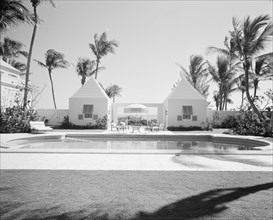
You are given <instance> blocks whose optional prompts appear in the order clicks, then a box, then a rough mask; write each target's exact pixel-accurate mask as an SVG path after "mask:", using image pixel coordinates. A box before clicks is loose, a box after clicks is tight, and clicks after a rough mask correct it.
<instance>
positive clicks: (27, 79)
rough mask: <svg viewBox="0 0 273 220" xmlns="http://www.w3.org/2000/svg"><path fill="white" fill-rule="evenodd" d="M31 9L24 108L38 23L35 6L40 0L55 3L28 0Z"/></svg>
mask: <svg viewBox="0 0 273 220" xmlns="http://www.w3.org/2000/svg"><path fill="white" fill-rule="evenodd" d="M30 2H31V4H32V7H33V11H34V18H33V20H34V27H33V32H32V36H31V41H30V47H29V52H28V60H27V70H26V77H25V89H24V99H23V108H24V109H25V108H26V105H27V93H28V81H29V72H30V61H31V56H32V50H33V45H34V40H35V36H36V31H37V25H38V21H39V19H38V14H37V7H38V6H39V5H40V3H41V2H49V3H50V4H51V5H52V6H53V7H55V4H54V2H53V0H47V1H46V0H30Z"/></svg>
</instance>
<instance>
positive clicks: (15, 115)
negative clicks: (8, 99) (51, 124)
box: [0, 105, 38, 133]
mask: <svg viewBox="0 0 273 220" xmlns="http://www.w3.org/2000/svg"><path fill="white" fill-rule="evenodd" d="M37 119H38V115H37V113H36V112H35V110H34V109H32V108H31V109H26V110H23V108H22V107H21V106H19V105H18V106H13V107H10V108H6V109H4V110H3V111H1V115H0V124H1V126H0V133H28V132H31V128H30V124H29V122H30V121H35V120H37Z"/></svg>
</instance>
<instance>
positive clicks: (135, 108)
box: [124, 104, 148, 114]
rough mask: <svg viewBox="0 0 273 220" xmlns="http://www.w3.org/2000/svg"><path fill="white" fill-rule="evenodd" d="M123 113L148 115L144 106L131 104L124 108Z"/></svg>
mask: <svg viewBox="0 0 273 220" xmlns="http://www.w3.org/2000/svg"><path fill="white" fill-rule="evenodd" d="M124 113H135V114H139V113H145V114H148V108H147V107H146V106H145V105H141V104H131V105H128V106H126V107H125V108H124Z"/></svg>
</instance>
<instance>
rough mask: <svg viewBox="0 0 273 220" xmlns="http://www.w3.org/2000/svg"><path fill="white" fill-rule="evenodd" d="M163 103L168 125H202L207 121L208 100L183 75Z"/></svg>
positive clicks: (165, 119)
mask: <svg viewBox="0 0 273 220" xmlns="http://www.w3.org/2000/svg"><path fill="white" fill-rule="evenodd" d="M163 105H164V112H165V115H164V123H165V124H166V127H169V126H183V127H189V126H202V123H205V122H206V110H207V101H206V99H205V98H204V97H203V96H202V95H200V93H199V92H198V91H197V90H196V89H195V88H193V86H192V85H191V84H190V83H189V82H188V81H187V79H186V78H184V77H183V76H182V78H181V80H180V82H179V83H178V85H177V86H176V87H175V88H174V89H173V91H172V92H171V93H170V94H169V96H168V97H167V98H166V99H165V101H164V102H163Z"/></svg>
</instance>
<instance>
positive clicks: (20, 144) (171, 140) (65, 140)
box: [9, 134, 268, 154]
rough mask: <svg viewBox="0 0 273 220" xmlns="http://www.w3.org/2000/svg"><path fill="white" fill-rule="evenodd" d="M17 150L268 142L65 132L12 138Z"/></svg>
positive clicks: (218, 150) (233, 149)
mask: <svg viewBox="0 0 273 220" xmlns="http://www.w3.org/2000/svg"><path fill="white" fill-rule="evenodd" d="M9 144H12V145H13V146H17V147H16V150H17V151H18V150H20V151H27V152H30V151H32V152H35V151H38V152H41V151H47V152H58V151H59V152H96V153H99V152H101V153H176V154H177V153H180V154H242V153H244V154H261V153H262V147H263V146H266V145H268V143H266V142H263V141H258V140H251V139H243V138H234V137H215V136H211V135H152V136H147V135H137V136H133V135H131V136H128V135H99V134H96V135H94V134H92V135H91V134H67V135H47V136H37V137H35V136H34V137H29V138H20V139H15V140H12V141H10V142H9ZM11 149H12V148H11Z"/></svg>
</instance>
